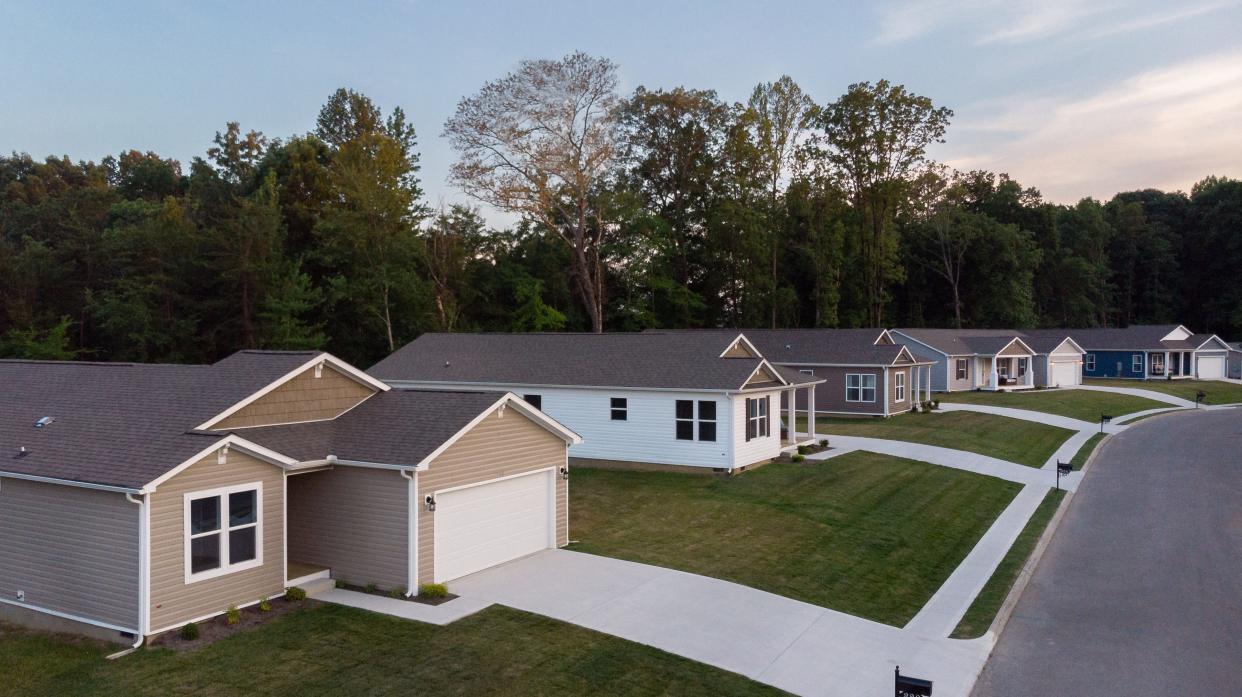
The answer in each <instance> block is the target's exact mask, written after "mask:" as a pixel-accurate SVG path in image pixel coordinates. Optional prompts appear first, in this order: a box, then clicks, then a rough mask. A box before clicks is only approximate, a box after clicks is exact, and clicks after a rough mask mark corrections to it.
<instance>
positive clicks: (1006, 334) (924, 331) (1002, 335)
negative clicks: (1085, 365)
mask: <svg viewBox="0 0 1242 697" xmlns="http://www.w3.org/2000/svg"><path fill="white" fill-rule="evenodd" d="M893 331H894V332H896V333H898V334H901V335H903V336H905V337H907V338H910V339H913V340H915V341H917V342H919V343H921V344H923V345H925V346H928V347H930V348H932V349H935V350H936V351H939V352H940V353H943V354H945V355H947V356H968V355H978V356H995V355H996V354H997V353H1000V352H1001V351H1004V350H1005V348H1007V347H1008V346H1009V345H1010V344H1012V343H1014V341H1015V340H1017V341H1018V342H1019V343H1021V344H1022V345H1023V346H1025V347H1026V348H1028V349H1031V352H1032V353H1035V352H1036V351H1035V350H1034V349H1033V348H1032V347H1031V346H1030V345H1029V344H1027V343H1026V342H1025V341H1023V340H1022V334H1021V332H1016V331H1009V330H1005V329H939V328H919V329H913V328H911V329H894V330H893ZM1058 343H1060V342H1058Z"/></svg>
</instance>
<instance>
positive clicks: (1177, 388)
mask: <svg viewBox="0 0 1242 697" xmlns="http://www.w3.org/2000/svg"><path fill="white" fill-rule="evenodd" d="M1083 384H1084V385H1098V386H1100V387H1131V388H1135V389H1139V390H1151V391H1152V392H1163V393H1165V394H1171V395H1173V396H1174V397H1181V398H1182V399H1189V400H1190V401H1192V402H1193V401H1195V393H1196V392H1198V391H1199V390H1203V392H1204V393H1206V394H1207V399H1206V400H1204V404H1237V403H1239V402H1242V385H1236V384H1234V383H1232V382H1220V381H1218V380H1120V379H1116V378H1088V379H1086V380H1083ZM1165 406H1167V405H1165Z"/></svg>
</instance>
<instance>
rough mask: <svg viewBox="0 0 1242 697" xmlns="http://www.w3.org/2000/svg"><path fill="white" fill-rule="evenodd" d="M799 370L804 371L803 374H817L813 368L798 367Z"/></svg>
mask: <svg viewBox="0 0 1242 697" xmlns="http://www.w3.org/2000/svg"><path fill="white" fill-rule="evenodd" d="M798 372H799V373H802V374H803V375H814V374H815V371H814V370H811V369H810V368H798Z"/></svg>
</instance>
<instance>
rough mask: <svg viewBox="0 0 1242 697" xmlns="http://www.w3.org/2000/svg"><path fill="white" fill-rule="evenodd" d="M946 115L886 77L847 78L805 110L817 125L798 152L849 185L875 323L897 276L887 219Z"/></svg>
mask: <svg viewBox="0 0 1242 697" xmlns="http://www.w3.org/2000/svg"><path fill="white" fill-rule="evenodd" d="M952 116H953V111H952V110H951V109H948V108H946V107H937V106H935V105H934V104H932V101H931V100H930V99H928V98H927V97H922V96H919V95H916V94H912V93H910V92H907V91H906V88H905V87H903V86H902V85H893V84H890V83H889V82H888V80H880V81H879V82H877V83H876V84H874V85H872V84H871V83H869V82H860V83H856V84H853V85H850V87H849V89H848V90H847V91H846V93H845V94H844V95H842V96H841V98H840V99H838V100H837V101H835V102H832V103H831V104H828V105H826V106H824V107H822V108H819V109H817V110H816V111H815V114H814V116H813V123H814V125H816V126H817V127H818V128H819V129H820V130H821V133H820V134H819V135H818V136H817V137H816V138H814V139H813V140H812V142H811V143H810V147H809V148H807V149H806V151H805V152H806V156H807V157H808V159H809V160H810V161H811V162H812V165H813V166H814V167H815V168H816V169H818V170H819V171H820V172H821V174H823V175H826V176H830V177H832V178H833V179H834V180H836V181H837V182H839V183H840V185H841V187H842V188H843V189H845V190H846V191H847V192H849V194H850V196H851V198H852V199H853V204H854V207H855V208H856V209H857V210H858V211H859V212H860V214H861V216H862V219H863V221H864V226H865V227H864V232H863V236H862V242H863V244H862V253H863V260H864V264H865V269H866V274H867V277H866V282H867V289H866V291H867V302H868V306H869V307H868V320H869V322H870V323H871V324H872V326H876V327H879V326H883V321H884V306H885V303H886V302H887V301H888V297H889V296H888V286H889V283H890V282H891V281H894V280H898V279H900V278H901V269H900V266H899V265H898V263H897V245H898V242H897V239H896V236H895V232H894V225H893V222H894V219H895V217H896V216H897V214H898V212H899V211H900V208H901V206H902V204H903V201H905V198H906V195H907V193H908V191H909V184H910V180H911V179H912V178H914V177H915V176H916V175H917V174H919V173H920V172H921V170H922V168H923V167H924V165H925V164H926V162H927V146H929V145H931V144H932V143H941V142H944V132H945V129H946V128H948V125H949V119H950V118H951V117H952Z"/></svg>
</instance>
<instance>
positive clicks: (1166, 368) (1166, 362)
mask: <svg viewBox="0 0 1242 697" xmlns="http://www.w3.org/2000/svg"><path fill="white" fill-rule="evenodd" d="M1164 376H1165V377H1166V378H1167V377H1168V376H1169V352H1168V351H1165V352H1164Z"/></svg>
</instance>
